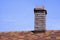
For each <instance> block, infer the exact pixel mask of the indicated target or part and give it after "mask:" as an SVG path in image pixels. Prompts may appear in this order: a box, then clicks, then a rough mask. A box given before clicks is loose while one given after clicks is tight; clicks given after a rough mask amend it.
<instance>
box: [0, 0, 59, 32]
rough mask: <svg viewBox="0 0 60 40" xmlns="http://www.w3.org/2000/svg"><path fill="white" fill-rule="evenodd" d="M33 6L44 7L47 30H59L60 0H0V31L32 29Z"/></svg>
mask: <svg viewBox="0 0 60 40" xmlns="http://www.w3.org/2000/svg"><path fill="white" fill-rule="evenodd" d="M35 6H45V7H46V9H47V13H48V14H47V15H46V29H47V30H60V0H0V32H4V31H28V30H34V11H33V9H34V7H35Z"/></svg>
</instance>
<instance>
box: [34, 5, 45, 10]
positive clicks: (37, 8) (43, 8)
mask: <svg viewBox="0 0 60 40" xmlns="http://www.w3.org/2000/svg"><path fill="white" fill-rule="evenodd" d="M34 9H35V10H46V9H45V7H44V6H36V7H35V8H34Z"/></svg>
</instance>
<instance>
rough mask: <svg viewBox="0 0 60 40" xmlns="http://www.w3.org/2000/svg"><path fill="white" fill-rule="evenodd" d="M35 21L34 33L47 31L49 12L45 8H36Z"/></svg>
mask: <svg viewBox="0 0 60 40" xmlns="http://www.w3.org/2000/svg"><path fill="white" fill-rule="evenodd" d="M34 14H35V21H34V23H35V24H34V31H41V32H42V31H45V30H46V14H47V11H46V9H45V7H44V6H40V7H35V8H34Z"/></svg>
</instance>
